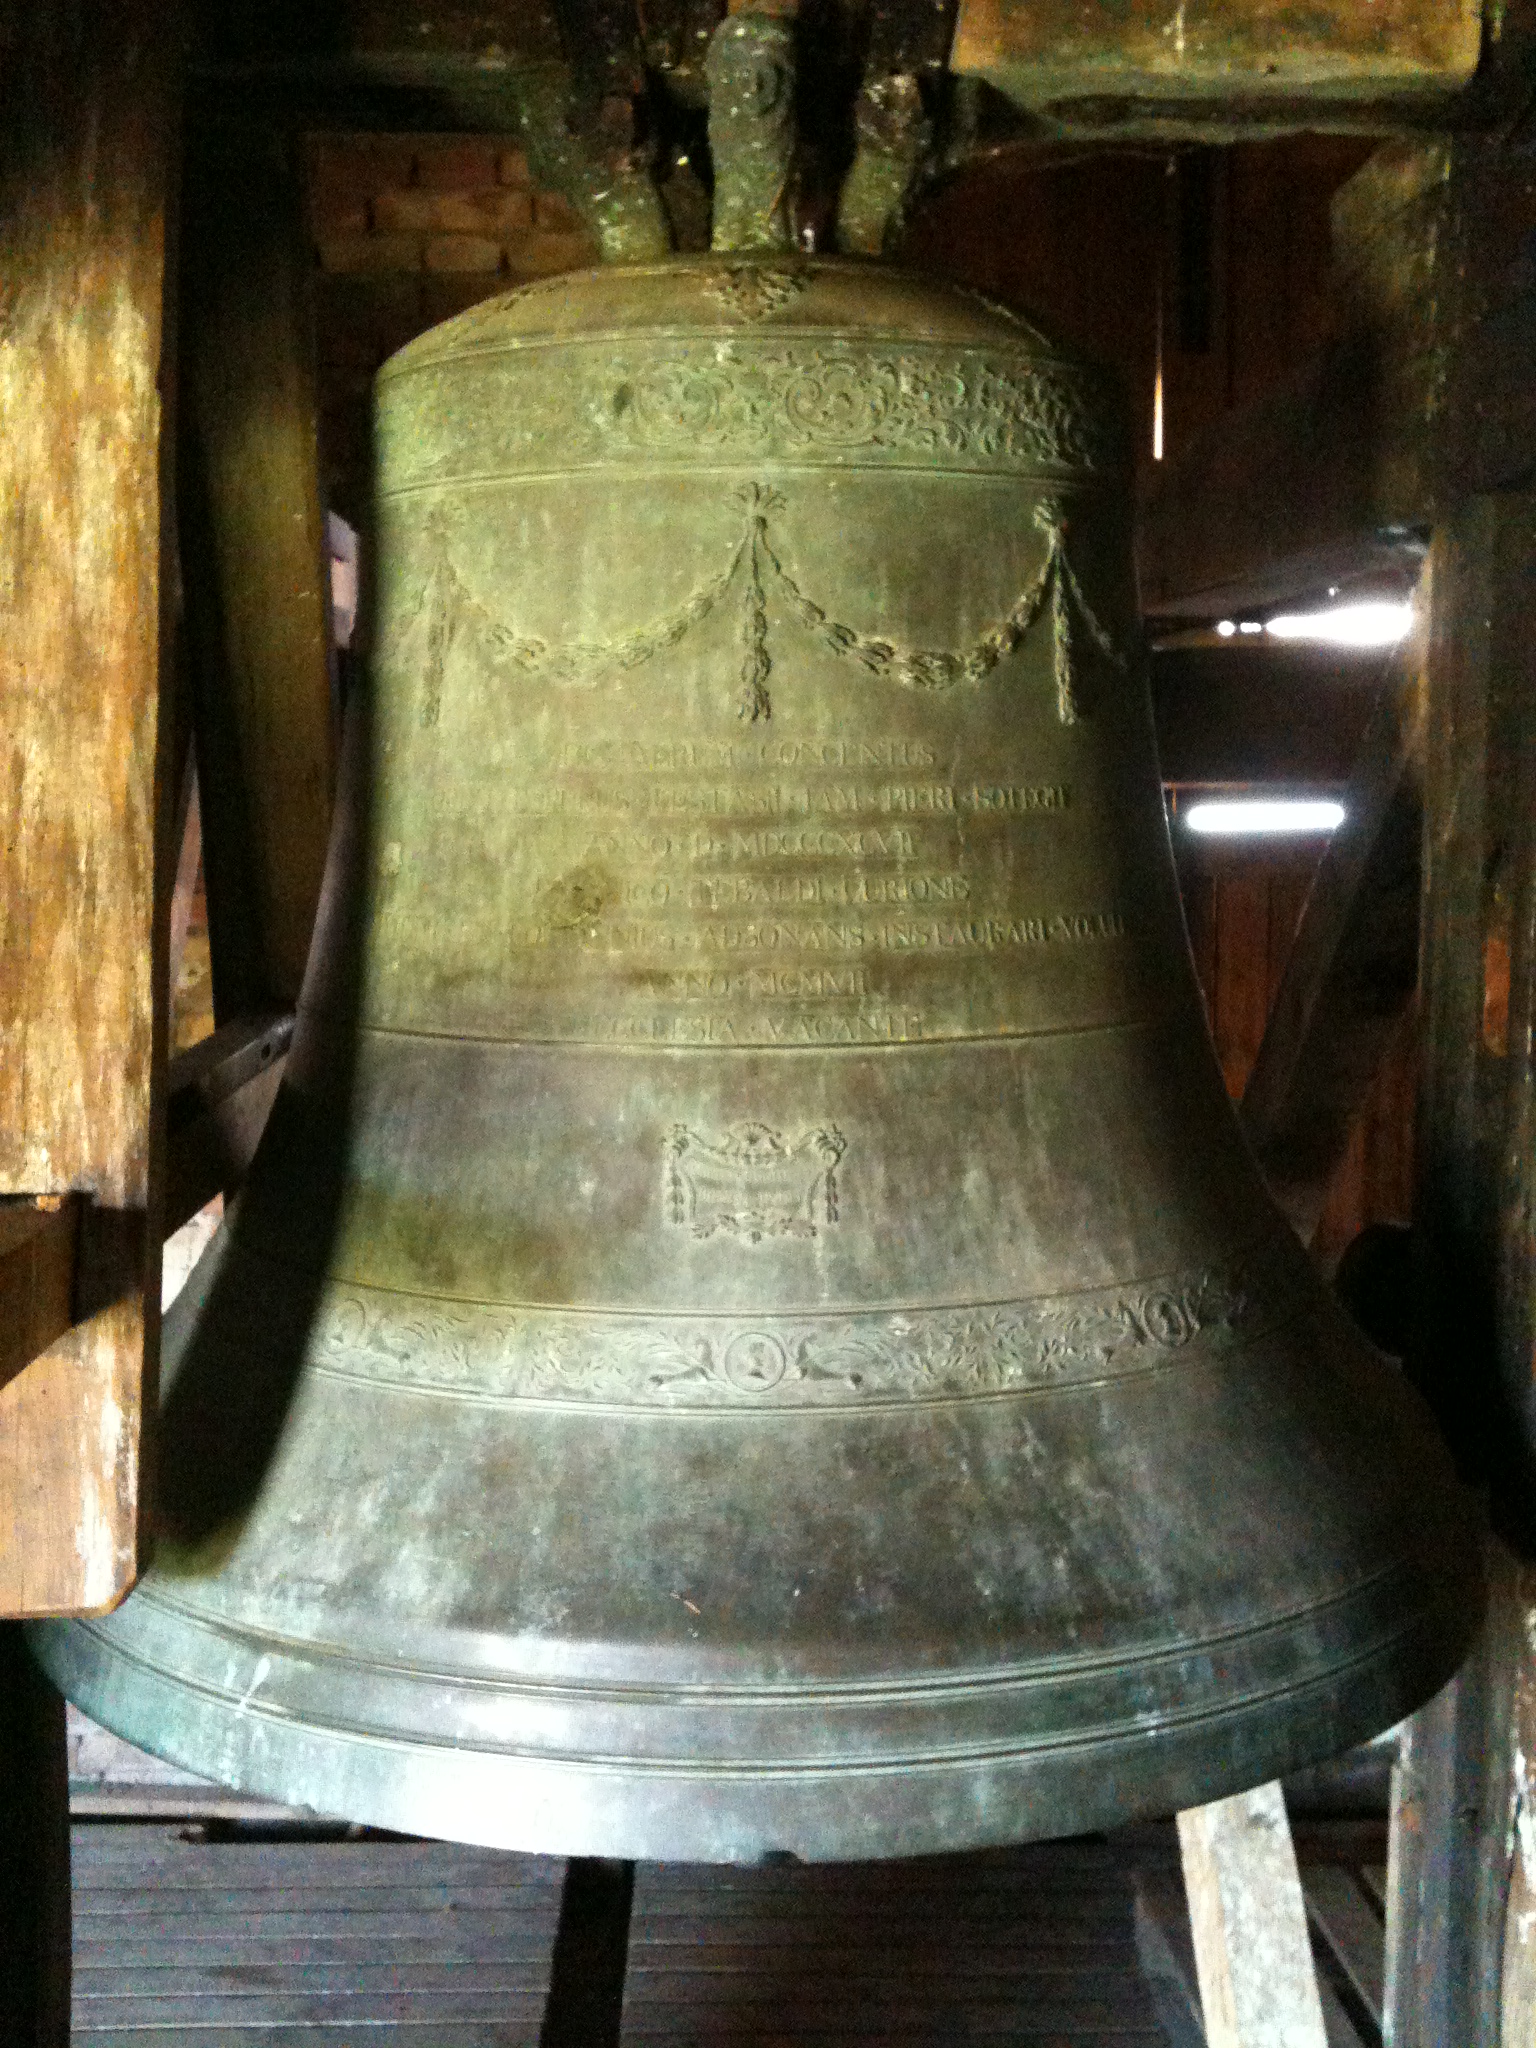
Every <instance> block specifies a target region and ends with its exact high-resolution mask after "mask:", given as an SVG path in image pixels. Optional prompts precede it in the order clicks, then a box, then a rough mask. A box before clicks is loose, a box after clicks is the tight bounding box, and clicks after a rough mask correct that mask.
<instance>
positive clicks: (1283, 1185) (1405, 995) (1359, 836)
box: [1242, 570, 1430, 1244]
mask: <svg viewBox="0 0 1536 2048" xmlns="http://www.w3.org/2000/svg"><path fill="white" fill-rule="evenodd" d="M1428 575H1429V572H1428V571H1427V570H1426V581H1425V582H1424V583H1423V584H1421V590H1420V617H1421V620H1422V621H1423V622H1424V632H1422V633H1421V634H1420V635H1418V636H1416V637H1415V638H1414V639H1413V640H1410V641H1409V642H1408V643H1407V644H1406V645H1405V647H1404V649H1403V650H1402V652H1401V657H1400V659H1398V660H1397V661H1396V662H1394V664H1393V665H1392V667H1391V669H1390V671H1389V675H1388V679H1387V681H1386V684H1385V685H1384V687H1383V690H1382V694H1381V698H1380V700H1379V704H1378V708H1377V712H1376V715H1375V716H1374V717H1373V719H1372V721H1371V725H1370V727H1369V728H1368V730H1367V733H1366V736H1365V740H1364V743H1363V745H1362V747H1361V750H1360V757H1359V761H1358V763H1357V765H1356V770H1355V774H1354V776H1353V777H1352V778H1351V781H1350V784H1349V788H1348V790H1347V791H1346V793H1345V796H1344V822H1343V824H1342V825H1341V826H1340V827H1339V828H1338V830H1337V831H1336V832H1335V833H1334V835H1333V837H1332V839H1331V840H1330V841H1329V843H1328V848H1327V851H1326V852H1325V853H1324V855H1323V858H1322V861H1321V863H1320V865H1319V867H1318V870H1317V873H1316V875H1315V877H1314V879H1313V882H1312V886H1311V889H1310V891H1309V893H1308V895H1307V899H1306V907H1305V910H1304V912H1303V914H1302V919H1301V924H1300V928H1299V929H1298V931H1297V933H1296V937H1295V940H1294V942H1293V944H1292V945H1291V947H1290V950H1289V954H1288V957H1287V959H1286V962H1285V967H1284V971H1283V973H1282V976H1281V979H1280V985H1279V988H1278V990H1277V991H1276V994H1275V997H1274V1001H1273V1005H1272V1007H1271V1009H1270V1012H1269V1020H1268V1023H1267V1025H1266V1027H1265V1031H1264V1037H1263V1042H1262V1043H1261V1045H1260V1047H1259V1050H1258V1056H1257V1058H1256V1059H1255V1061H1254V1065H1253V1070H1252V1072H1251V1073H1250V1075H1249V1076H1248V1081H1247V1085H1246V1087H1245V1088H1244V1090H1243V1097H1242V1119H1243V1127H1244V1129H1245V1130H1246V1131H1247V1133H1248V1138H1249V1142H1250V1143H1251V1144H1252V1146H1253V1149H1254V1154H1255V1156H1256V1157H1257V1159H1258V1162H1259V1164H1260V1166H1261V1167H1262V1168H1263V1170H1264V1176H1265V1178H1266V1180H1267V1181H1268V1182H1269V1186H1270V1190H1271V1192H1272V1193H1273V1194H1274V1196H1275V1198H1276V1200H1277V1201H1278V1202H1279V1204H1280V1206H1281V1208H1282V1209H1284V1211H1285V1213H1286V1215H1287V1216H1288V1217H1289V1218H1290V1220H1291V1223H1292V1225H1293V1226H1294V1228H1295V1230H1296V1232H1297V1234H1298V1235H1299V1236H1300V1238H1301V1239H1302V1242H1303V1243H1305V1244H1310V1243H1311V1241H1312V1238H1313V1235H1314V1233H1315V1231H1316V1229H1317V1224H1318V1219H1319V1217H1320V1216H1321V1215H1322V1212H1323V1206H1324V1203H1325V1202H1326V1200H1327V1196H1328V1189H1329V1183H1330V1182H1331V1180H1332V1178H1333V1174H1334V1171H1335V1169H1336V1167H1337V1166H1338V1163H1339V1161H1340V1159H1341V1158H1342V1157H1343V1156H1344V1151H1345V1147H1346V1145H1347V1144H1348V1141H1349V1137H1350V1132H1351V1130H1352V1128H1353V1126H1354V1124H1355V1121H1356V1119H1357V1118H1358V1116H1359V1114H1360V1111H1361V1109H1362V1108H1363V1106H1364V1104H1365V1101H1366V1098H1367V1096H1368V1094H1369V1091H1370V1088H1371V1085H1372V1083H1373V1082H1374V1080H1375V1078H1376V1074H1377V1072H1378V1070H1379V1068H1380V1066H1381V1063H1382V1061H1383V1059H1384V1058H1385V1056H1386V1053H1387V1050H1388V1048H1389V1046H1390V1044H1391V1042H1392V1039H1393V1036H1394V1034H1395V1032H1396V1030H1397V1027H1398V1023H1399V1020H1400V1019H1401V1017H1402V1016H1403V1014H1404V1012H1405V1011H1406V1010H1407V1008H1408V1006H1409V1005H1410V1003H1411V1002H1412V1001H1413V997H1414V993H1415V990H1416V988H1417V985H1418V965H1419V838H1420V831H1421V815H1422V814H1421V800H1420V789H1419V777H1418V773H1417V763H1418V761H1419V757H1420V754H1421V751H1422V746H1423V734H1424V716H1425V713H1424V705H1425V693H1424V664H1425V653H1426V650H1425V636H1426V635H1427V617H1428V609H1429V597H1430V592H1429V586H1428V582H1427V577H1428Z"/></svg>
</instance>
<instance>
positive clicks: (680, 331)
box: [374, 250, 1112, 394]
mask: <svg viewBox="0 0 1536 2048" xmlns="http://www.w3.org/2000/svg"><path fill="white" fill-rule="evenodd" d="M753 273H757V274H759V275H761V276H763V277H765V278H772V279H786V280H794V281H795V283H794V286H793V291H794V296H792V297H790V298H788V299H786V300H785V301H784V302H783V304H782V305H781V306H778V307H775V308H773V309H771V310H770V311H768V312H766V313H763V314H760V315H756V316H752V317H743V316H742V315H740V314H737V313H733V311H732V310H731V308H730V305H729V303H728V301H726V300H724V299H712V298H711V295H710V287H711V286H712V285H716V286H718V285H719V284H720V283H721V282H722V281H725V280H734V279H736V278H740V277H745V276H749V275H751V274H753ZM648 279H654V280H657V281H660V282H671V283H674V284H676V283H682V284H684V285H687V284H691V283H697V284H698V285H699V287H700V289H699V290H697V291H694V292H691V293H689V294H688V296H687V299H686V301H685V302H683V303H679V304H677V305H675V306H672V307H670V308H664V307H663V306H662V305H661V304H660V303H657V304H656V305H654V307H653V308H652V309H651V310H652V317H650V318H647V319H641V320H635V319H633V318H629V319H618V318H615V317H612V316H610V317H608V318H603V317H601V311H602V309H603V307H604V305H605V303H606V302H607V300H608V299H609V297H610V290H609V288H610V287H612V288H613V289H612V298H613V301H614V304H615V306H622V304H623V300H624V298H625V297H626V296H628V295H630V294H632V293H633V289H634V286H635V284H636V282H637V281H644V280H648ZM818 284H823V285H826V286H829V287H831V292H830V294H828V295H823V294H819V293H817V292H816V289H815V287H816V286H817V285H818ZM850 284H852V285H853V286H854V287H855V289H854V290H853V291H851V292H850V291H847V290H840V289H838V288H839V287H842V286H847V285H850ZM823 296H831V298H832V299H833V303H832V304H822V305H821V306H819V307H818V306H817V305H816V304H815V301H816V299H818V298H820V297H823ZM584 302H587V305H588V307H589V311H588V313H587V318H586V319H585V320H583V319H582V318H581V317H580V312H581V309H582V308H583V303H584ZM545 307H547V308H548V309H549V311H548V313H547V314H546V315H545V316H544V317H542V318H541V317H540V315H539V309H541V308H545ZM573 307H574V308H576V309H577V311H578V317H577V319H575V320H572V318H571V317H570V316H571V313H572V309H573ZM919 308H922V309H926V310H927V312H928V313H929V314H930V316H935V317H934V321H933V326H932V330H931V331H925V330H922V329H914V325H913V319H914V312H915V311H916V310H917V309H919ZM529 314H532V315H533V317H532V318H531V319H526V318H525V316H527V315H529ZM946 315H947V317H942V316H946ZM663 333H666V334H676V335H686V336H695V337H700V336H707V337H711V338H716V339H725V340H742V341H746V340H767V341H773V340H779V339H789V338H791V337H808V336H813V335H817V336H819V335H827V334H836V335H837V336H839V337H841V338H843V339H846V340H848V341H852V342H871V343H877V342H893V341H895V342H902V343H905V344H909V345H910V344H913V343H917V344H919V345H922V344H927V345H937V346H941V347H951V348H988V349H1005V350H1007V351H1009V352H1010V353H1011V354H1014V355H1022V356H1024V357H1026V358H1027V359H1028V360H1030V361H1033V362H1039V363H1041V364H1042V365H1047V364H1048V365H1054V366H1057V367H1060V368H1063V369H1067V370H1070V371H1072V372H1073V373H1075V374H1077V375H1079V376H1082V375H1090V376H1093V377H1096V378H1100V379H1103V380H1104V381H1105V383H1106V389H1108V387H1109V385H1110V383H1111V381H1112V380H1110V379H1109V376H1108V373H1107V372H1105V371H1104V370H1103V368H1102V367H1101V366H1100V365H1098V364H1096V363H1095V362H1094V361H1093V359H1092V358H1091V357H1089V356H1086V355H1084V354H1083V353H1081V352H1080V351H1079V350H1077V349H1075V348H1073V347H1072V346H1071V345H1070V344H1068V343H1066V342H1064V341H1063V340H1061V338H1060V337H1059V336H1058V335H1055V334H1053V333H1052V332H1051V330H1050V329H1049V328H1048V327H1046V326H1045V325H1043V324H1042V323H1041V322H1040V321H1039V320H1038V319H1037V318H1036V317H1035V316H1034V314H1033V313H1029V312H1025V311H1024V310H1022V309H1021V308H1016V307H1013V306H1009V305H1006V304H1005V303H1004V302H1003V301H1002V300H1000V299H995V298H992V297H990V296H989V295H988V294H986V293H984V292H980V291H977V290H975V289H974V288H972V287H971V286H969V285H963V284H960V283H957V282H954V281H952V280H951V279H949V278H945V277H939V276H935V275H933V274H931V273H929V272H927V271H922V270H917V269H909V268H907V267H906V266H904V265H902V264H900V263H897V262H891V261H888V260H887V259H885V258H881V257H872V256H860V255H853V254H847V255H845V254H840V253H838V254H821V253H819V252H818V253H816V254H814V255H811V254H806V253H803V252H801V251H798V250H756V251H752V250H746V251H737V252H724V251H719V250H700V251H680V252H678V253H677V254H675V255H672V256H667V257H659V258H648V259H645V260H642V261H636V262H623V263H620V262H615V263H598V264H591V265H588V266H584V267H583V268H581V269H578V270H566V271H561V272H559V273H558V274H557V275H555V276H553V277H547V278H537V279H534V280H533V281H531V282H530V283H527V284H521V285H515V286H513V287H512V289H511V290H509V291H505V292H499V293H497V294H495V295H494V296H493V297H491V298H488V299H482V300H480V301H479V302H478V303H477V304H476V305H473V306H471V307H468V308H467V309H466V310H465V311H464V312H462V313H458V314H455V315H453V316H452V318H450V319H447V320H444V321H441V322H439V324H438V325H437V326H435V327H431V328H429V329H428V330H427V331H426V332H425V333H423V334H419V335H416V336H415V337H414V338H413V339H412V340H410V341H408V342H406V343H405V344H404V345H403V346H402V347H401V348H398V349H397V350H396V351H395V353H394V354H393V355H392V356H389V357H387V358H386V360H385V361H384V363H383V364H381V366H380V368H379V370H378V372H377V374H376V376H375V380H374V382H375V388H376V389H377V390H378V391H379V392H380V393H381V394H382V393H383V391H384V390H385V389H387V388H388V387H389V386H390V385H392V384H394V383H396V382H397V381H398V380H399V379H401V378H403V377H406V376H410V375H413V374H415V373H416V372H418V371H421V370H425V369H431V370H441V369H443V368H445V367H447V366H448V365H449V364H453V363H458V362H462V361H464V360H465V359H467V358H468V359H473V358H475V357H479V356H483V355H488V354H489V355H495V354H498V353H501V352H503V351H508V350H513V351H515V350H517V349H519V348H521V347H525V346H526V347H541V348H547V347H549V346H550V345H552V344H554V345H560V344H564V343H572V344H578V343H594V342H602V341H606V340H615V341H617V340H620V339H622V338H624V336H626V335H629V336H638V335H642V334H646V335H657V336H659V335H661V334H663Z"/></svg>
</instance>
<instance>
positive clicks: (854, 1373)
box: [312, 1248, 1300, 1408]
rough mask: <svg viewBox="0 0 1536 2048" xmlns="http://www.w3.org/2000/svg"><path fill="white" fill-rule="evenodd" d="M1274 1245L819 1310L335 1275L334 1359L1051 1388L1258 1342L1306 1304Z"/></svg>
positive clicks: (623, 1381)
mask: <svg viewBox="0 0 1536 2048" xmlns="http://www.w3.org/2000/svg"><path fill="white" fill-rule="evenodd" d="M1294 1268H1295V1261H1294V1259H1292V1258H1291V1257H1289V1256H1287V1255H1285V1254H1284V1252H1283V1251H1277V1250H1276V1249H1274V1248H1270V1249H1268V1250H1264V1251H1260V1252H1256V1253H1254V1254H1251V1255H1250V1256H1248V1257H1246V1258H1239V1259H1236V1260H1233V1261H1232V1262H1230V1263H1227V1264H1222V1265H1219V1266H1213V1267H1210V1268H1208V1269H1206V1270H1203V1271H1199V1272H1194V1273H1186V1274H1180V1275H1174V1276H1170V1277H1168V1278H1166V1279H1159V1280H1155V1281H1142V1282H1138V1283H1136V1284H1134V1285H1131V1286H1126V1287H1115V1288H1106V1289H1103V1290H1101V1291H1099V1292H1097V1293H1092V1294H1074V1295H1067V1296H1057V1297H1045V1298H1040V1299H1036V1300H1025V1301H1010V1302H1000V1303H985V1304H978V1305H976V1306H975V1307H961V1308H944V1309H909V1310H905V1311H902V1312H899V1313H896V1312H883V1313H870V1314H857V1315H823V1316H783V1315H766V1314H765V1315H762V1316H757V1317H753V1316H746V1315H743V1316H707V1315H693V1316H666V1315H657V1316H642V1315H628V1314H604V1313H596V1312H593V1311H590V1310H551V1309H536V1308H492V1307H479V1306H471V1305H465V1304H459V1303H455V1302H449V1301H441V1300H427V1299H425V1298H421V1297H402V1296H400V1295H397V1294H385V1293H376V1292H374V1291H373V1290H371V1289H368V1288H364V1287H357V1286H346V1285H338V1286H335V1287H333V1289H332V1291H331V1293H330V1295H329V1297H328V1299H327V1300H326V1302H325V1304H324V1306H323V1308H322V1311H321V1315H320V1319H319V1322H318V1324H317V1326H316V1329H315V1333H314V1336H313V1338H312V1361H313V1364H314V1365H315V1367H316V1369H318V1370H320V1371H322V1372H330V1373H343V1374H347V1375H351V1376H355V1377H358V1378H361V1379H367V1380H373V1381H383V1382H387V1383H394V1384H399V1385H404V1386H409V1387H414V1388H416V1389H419V1390H420V1391H422V1392H430V1393H436V1394H443V1395H450V1396H451V1395H459V1396H462V1397H466V1398H473V1399H479V1400H533V1401H538V1400H553V1401H562V1402H571V1401H574V1402H593V1403H597V1404H601V1405H605V1406H617V1407H638V1408H658V1407H660V1408H668V1407H673V1408H675V1407H701V1408H718V1407H726V1408H730V1407H766V1408H808V1407H839V1406H845V1405H847V1404H849V1403H862V1402H869V1401H873V1402H880V1403H885V1404H898V1405H899V1404H904V1403H906V1402H909V1401H923V1400H955V1399H963V1398H965V1397H968V1396H969V1397H975V1396H986V1395H1001V1394H1015V1393H1029V1392H1036V1391H1049V1390H1052V1389H1055V1388H1062V1387H1069V1386H1072V1385H1079V1384H1083V1383H1085V1382H1093V1381H1099V1380H1105V1379H1113V1378H1118V1377H1121V1376H1123V1375H1125V1374H1128V1373H1136V1372H1143V1371H1149V1370H1156V1369H1159V1368H1162V1367H1166V1366H1171V1365H1174V1364H1175V1363H1177V1362H1178V1361H1180V1360H1181V1359H1191V1360H1192V1359H1194V1358H1197V1357H1199V1356H1201V1355H1203V1354H1206V1353H1209V1352H1211V1351H1213V1350H1215V1351H1219V1350H1221V1349H1223V1348H1225V1347H1228V1346H1231V1345H1235V1344H1244V1343H1249V1342H1252V1341H1253V1340H1254V1339H1256V1338H1257V1337H1259V1336H1261V1335H1262V1334H1263V1333H1264V1332H1265V1331H1266V1330H1268V1329H1272V1328H1274V1327H1275V1326H1277V1325H1278V1324H1279V1323H1281V1322H1283V1321H1286V1320H1288V1319H1289V1318H1290V1317H1291V1316H1293V1315H1294V1314H1295V1313H1296V1312H1297V1310H1298V1308H1299V1306H1300V1302H1299V1297H1298V1295H1297V1291H1296V1284H1295V1273H1294Z"/></svg>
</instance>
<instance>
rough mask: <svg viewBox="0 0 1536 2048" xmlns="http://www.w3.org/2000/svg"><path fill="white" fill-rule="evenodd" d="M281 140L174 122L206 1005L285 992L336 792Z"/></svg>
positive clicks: (291, 159) (290, 992) (298, 291)
mask: <svg viewBox="0 0 1536 2048" xmlns="http://www.w3.org/2000/svg"><path fill="white" fill-rule="evenodd" d="M296 158H297V146H296V144H295V143H294V142H293V141H292V140H291V139H289V138H285V137H283V136H282V135H278V134H270V133H266V132H263V131H255V132H252V131H248V130H244V129H242V128H241V127H240V126H239V125H238V124H237V123H226V125H225V126H224V127H222V128H221V129H220V130H219V132H218V134H217V135H216V136H215V135H213V134H211V133H210V132H209V131H207V130H205V129H201V128H198V129H195V130H194V131H193V133H192V135H191V137H190V138H189V144H188V160H187V180H186V201H185V208H184V217H183V222H182V286H183V289H182V304H181V351H180V352H181V364H182V395H181V460H180V475H179V487H180V525H181V546H182V562H183V577H184V583H185V589H186V638H187V652H188V665H189V670H190V675H191V683H192V696H193V719H194V726H195V730H196V735H197V754H198V773H199V796H200V800H201V818H202V833H203V861H204V868H205V873H206V877H207V888H208V916H209V937H210V942H211V945H212V950H213V980H214V1001H215V1006H216V1012H217V1015H218V1018H219V1021H220V1022H221V1023H222V1022H224V1021H226V1020H227V1019H228V1018H231V1017H237V1016H249V1015H252V1014H255V1013H257V1012H259V1011H262V1010H264V1009H272V1008H285V1007H291V1005H292V1004H293V1002H294V1000H295V999H296V997H297V995H298V991H299V983H300V981H301V979H302V978H303V973H304V962H305V959H306V957H307V954H308V951H309V939H310V933H311V930H312V929H313V926H314V919H315V907H316V904H317V903H318V901H319V895H320V879H321V873H322V870H323V868H324V864H325V850H326V842H327V839H328V836H329V831H330V818H331V807H332V802H333V799H334V794H335V775H336V740H335V719H334V713H333V706H332V689H331V666H330V616H329V597H328V588H329V586H328V577H329V558H328V555H327V551H326V544H325V525H324V508H323V507H322V505H321V502H320V470H319V453H318V441H317V424H316V399H315V387H314V344H313V336H312V323H311V311H310V267H311V258H310V250H309V243H308V237H307V233H306V230H305V226H304V209H303V203H302V192H301V189H300V176H299V172H298V169H297V167H296Z"/></svg>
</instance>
